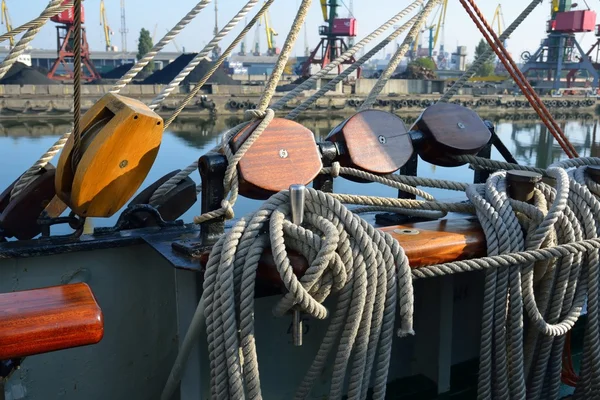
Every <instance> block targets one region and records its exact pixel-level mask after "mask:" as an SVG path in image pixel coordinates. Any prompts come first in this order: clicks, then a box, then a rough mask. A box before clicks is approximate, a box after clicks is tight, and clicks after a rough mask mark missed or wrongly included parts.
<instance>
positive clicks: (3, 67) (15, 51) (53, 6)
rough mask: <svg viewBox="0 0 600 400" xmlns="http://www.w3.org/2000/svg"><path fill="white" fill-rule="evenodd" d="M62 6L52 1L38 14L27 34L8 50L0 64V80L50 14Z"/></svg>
mask: <svg viewBox="0 0 600 400" xmlns="http://www.w3.org/2000/svg"><path fill="white" fill-rule="evenodd" d="M61 4H62V1H61V0H52V1H51V2H50V4H48V6H47V7H46V8H45V9H44V12H43V13H42V14H40V16H39V18H37V22H36V23H35V24H32V26H31V28H29V29H28V30H27V32H26V33H25V34H24V35H23V37H22V38H21V39H20V40H19V42H18V43H17V44H16V45H15V47H13V48H12V49H11V50H10V53H9V54H8V56H6V58H5V59H4V61H2V64H0V79H2V78H4V75H6V73H7V72H8V70H9V69H10V67H12V66H13V64H14V63H15V62H17V59H18V58H19V56H20V55H21V54H23V52H24V51H25V50H26V49H27V46H29V43H31V41H32V40H33V38H35V36H36V35H37V34H38V32H39V31H40V30H41V29H42V27H43V26H44V24H45V23H46V21H48V20H49V19H50V17H51V16H52V13H53V12H54V11H56V10H57V7H58V6H60V5H61Z"/></svg>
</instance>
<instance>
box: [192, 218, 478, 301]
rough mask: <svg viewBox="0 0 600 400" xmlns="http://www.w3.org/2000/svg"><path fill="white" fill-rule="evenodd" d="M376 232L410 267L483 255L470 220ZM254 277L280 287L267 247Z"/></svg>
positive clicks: (295, 262) (302, 264)
mask: <svg viewBox="0 0 600 400" xmlns="http://www.w3.org/2000/svg"><path fill="white" fill-rule="evenodd" d="M380 229H381V230H382V231H384V232H387V233H389V234H391V235H392V236H393V237H394V239H396V240H397V241H398V242H399V243H400V245H401V246H402V248H403V249H404V251H405V252H406V256H407V257H408V259H409V261H410V266H411V267H412V268H419V267H423V266H427V265H434V264H439V263H444V262H452V261H459V260H466V259H470V258H474V257H482V256H485V255H486V241H485V235H484V233H483V231H482V230H481V225H480V224H479V222H478V221H477V220H476V219H473V218H469V219H464V218H461V219H459V218H456V219H454V218H450V219H441V220H437V221H428V222H418V223H414V224H406V225H397V226H391V227H385V228H380ZM208 256H209V252H206V253H203V254H202V256H201V259H200V262H201V263H202V265H203V266H205V265H206V262H207V261H208ZM289 258H290V262H291V264H292V267H293V268H294V272H295V274H296V275H297V276H302V275H303V274H304V272H305V271H306V269H307V268H308V262H307V261H306V259H305V258H304V257H302V256H301V255H299V254H297V253H295V252H293V251H290V252H289ZM256 274H257V280H258V281H260V282H262V283H266V284H268V285H269V286H271V288H273V289H278V288H283V283H282V282H281V279H280V277H279V273H278V272H277V268H276V267H275V263H274V261H273V255H272V253H271V249H270V248H268V249H266V250H265V251H264V253H263V255H262V257H261V259H260V262H259V266H258V270H257V273H256Z"/></svg>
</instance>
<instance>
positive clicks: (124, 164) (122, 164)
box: [119, 160, 129, 168]
mask: <svg viewBox="0 0 600 400" xmlns="http://www.w3.org/2000/svg"><path fill="white" fill-rule="evenodd" d="M127 164H129V162H128V161H127V160H123V161H121V162H120V163H119V167H120V168H125V167H126V166H127Z"/></svg>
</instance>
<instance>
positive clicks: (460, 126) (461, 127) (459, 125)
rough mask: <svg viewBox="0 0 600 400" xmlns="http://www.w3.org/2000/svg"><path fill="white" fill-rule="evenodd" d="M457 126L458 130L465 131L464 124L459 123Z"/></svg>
mask: <svg viewBox="0 0 600 400" xmlns="http://www.w3.org/2000/svg"><path fill="white" fill-rule="evenodd" d="M457 125H458V127H459V128H460V129H465V124H463V123H462V122H459V123H458V124H457Z"/></svg>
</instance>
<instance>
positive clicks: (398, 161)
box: [326, 110, 414, 175]
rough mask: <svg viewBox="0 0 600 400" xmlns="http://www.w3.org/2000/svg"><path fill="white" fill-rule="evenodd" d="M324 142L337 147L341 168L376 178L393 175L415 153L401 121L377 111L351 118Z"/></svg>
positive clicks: (364, 112) (336, 128) (358, 114)
mask: <svg viewBox="0 0 600 400" xmlns="http://www.w3.org/2000/svg"><path fill="white" fill-rule="evenodd" d="M326 140H328V141H331V142H334V143H338V148H339V152H340V155H339V156H338V160H337V161H339V163H340V165H341V166H343V167H350V168H357V169H361V170H363V171H367V172H370V173H372V174H376V175H385V174H391V173H393V172H396V171H397V170H399V169H400V168H401V167H402V166H403V165H404V164H406V162H407V161H408V160H409V159H410V157H411V156H412V154H413V151H414V149H413V145H412V141H411V138H410V136H409V135H408V131H407V129H406V126H405V125H404V121H402V119H400V117H398V116H397V115H395V114H392V113H389V112H385V111H379V110H365V111H361V112H359V113H356V114H354V115H353V116H352V117H350V118H348V119H347V120H345V121H344V122H342V123H341V124H339V125H338V126H337V127H335V128H334V129H333V130H332V131H331V132H330V133H329V135H328V136H327V138H326Z"/></svg>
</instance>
